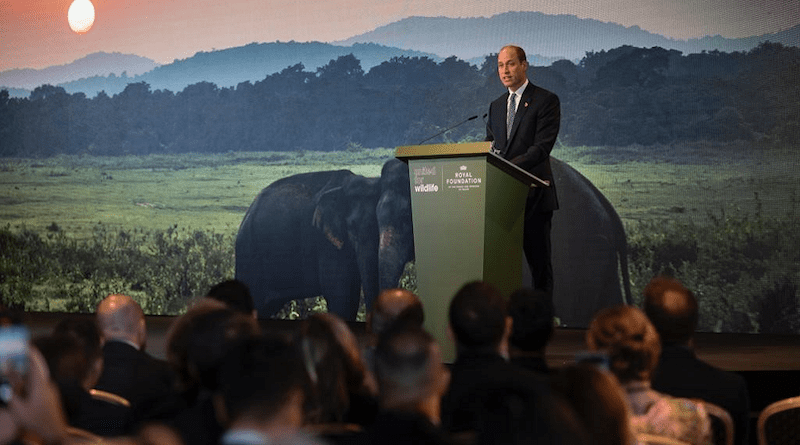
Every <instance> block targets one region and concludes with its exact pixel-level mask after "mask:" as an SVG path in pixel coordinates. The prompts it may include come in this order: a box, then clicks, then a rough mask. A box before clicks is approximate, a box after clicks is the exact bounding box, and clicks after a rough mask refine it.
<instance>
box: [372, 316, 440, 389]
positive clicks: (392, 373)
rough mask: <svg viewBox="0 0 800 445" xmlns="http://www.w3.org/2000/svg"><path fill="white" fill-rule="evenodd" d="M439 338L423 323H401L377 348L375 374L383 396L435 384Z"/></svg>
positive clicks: (388, 333) (382, 339) (390, 330)
mask: <svg viewBox="0 0 800 445" xmlns="http://www.w3.org/2000/svg"><path fill="white" fill-rule="evenodd" d="M435 346H436V340H434V338H433V337H432V336H431V335H430V334H429V333H427V332H426V331H425V330H424V329H422V328H421V327H419V326H412V325H397V326H394V327H393V328H391V329H389V330H388V331H386V332H384V334H383V335H381V337H380V339H379V340H378V345H377V347H376V348H375V376H376V378H377V379H378V386H379V387H380V388H381V394H382V395H390V394H392V393H395V394H398V393H403V392H408V393H413V392H414V391H417V390H425V389H427V388H429V387H430V385H431V384H432V383H434V382H433V381H432V378H433V377H434V375H433V368H432V367H433V366H436V365H438V364H440V363H441V361H439V362H438V363H434V362H435V361H436V360H437V359H436V357H435V354H434V347H435Z"/></svg>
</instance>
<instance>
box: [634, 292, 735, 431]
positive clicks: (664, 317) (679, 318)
mask: <svg viewBox="0 0 800 445" xmlns="http://www.w3.org/2000/svg"><path fill="white" fill-rule="evenodd" d="M644 311H645V313H646V314H647V316H648V317H649V318H650V321H651V322H652V323H653V325H654V326H655V328H656V331H658V333H659V335H660V337H661V359H660V360H659V363H658V366H657V367H656V372H655V374H654V376H653V381H652V385H653V389H655V390H656V391H660V392H663V393H665V394H669V395H671V396H674V397H687V398H698V399H702V400H705V401H706V402H710V403H713V404H715V405H719V406H721V407H722V408H724V409H725V410H726V411H728V413H730V415H731V417H733V421H734V424H735V427H736V433H735V441H736V443H737V444H740V445H744V444H746V443H748V442H747V437H748V426H749V420H750V397H749V395H748V392H747V383H746V382H745V380H744V378H743V377H741V376H739V375H737V374H734V373H731V372H725V371H723V370H721V369H717V368H715V367H713V366H711V365H709V364H707V363H705V362H703V361H701V360H700V359H698V358H697V356H696V355H695V353H694V351H693V349H692V347H693V340H692V339H693V335H694V331H695V328H696V327H697V318H698V305H697V299H695V296H694V294H693V293H692V292H691V291H690V290H689V289H687V288H686V287H685V286H684V285H683V284H681V282H680V281H678V280H676V279H674V278H669V277H664V276H658V277H655V278H653V279H652V280H651V281H650V283H649V284H648V285H647V287H645V289H644Z"/></svg>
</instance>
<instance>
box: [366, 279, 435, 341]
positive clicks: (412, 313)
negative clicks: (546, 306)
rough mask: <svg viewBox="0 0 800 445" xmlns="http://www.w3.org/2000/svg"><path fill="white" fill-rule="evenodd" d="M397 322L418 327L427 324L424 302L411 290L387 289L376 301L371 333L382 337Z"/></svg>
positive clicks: (370, 323)
mask: <svg viewBox="0 0 800 445" xmlns="http://www.w3.org/2000/svg"><path fill="white" fill-rule="evenodd" d="M396 322H397V323H409V324H412V325H416V326H422V324H423V323H424V322H425V313H424V311H423V309H422V302H421V301H420V300H419V297H417V295H415V294H414V293H413V292H411V291H409V290H406V289H400V288H396V289H386V290H384V291H382V292H381V293H380V294H378V297H377V298H376V299H375V304H374V305H373V307H372V311H371V312H370V318H369V328H370V331H371V332H372V333H373V334H375V335H380V334H381V333H383V332H385V331H386V330H387V329H389V327H390V326H391V325H392V324H393V323H396Z"/></svg>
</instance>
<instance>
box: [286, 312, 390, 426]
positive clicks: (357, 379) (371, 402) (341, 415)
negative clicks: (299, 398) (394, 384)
mask: <svg viewBox="0 0 800 445" xmlns="http://www.w3.org/2000/svg"><path fill="white" fill-rule="evenodd" d="M300 335H301V338H300V344H301V346H302V349H303V353H304V354H305V358H306V361H307V366H308V369H307V371H308V373H309V378H310V383H311V385H310V386H309V388H308V389H309V392H308V394H307V399H306V408H307V411H306V420H307V422H309V423H311V424H316V425H318V426H319V431H320V433H324V431H326V428H325V427H326V426H328V427H337V426H339V425H341V424H352V425H354V426H355V425H360V426H363V425H366V424H368V423H370V422H371V421H372V419H373V418H374V416H375V410H376V408H377V399H376V397H377V385H376V384H375V380H374V376H373V375H372V372H371V371H370V370H369V369H367V366H366V364H365V363H364V360H363V359H362V357H361V351H360V349H359V347H358V343H357V340H356V338H355V335H354V334H353V333H352V331H350V328H349V327H348V326H347V324H346V323H345V322H344V321H343V320H342V319H341V318H339V317H338V316H336V315H334V314H327V313H319V314H314V315H312V316H311V317H309V318H308V319H306V320H305V321H303V324H302V326H301V334H300ZM334 429H336V430H338V428H334Z"/></svg>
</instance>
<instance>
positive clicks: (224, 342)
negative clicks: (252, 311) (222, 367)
mask: <svg viewBox="0 0 800 445" xmlns="http://www.w3.org/2000/svg"><path fill="white" fill-rule="evenodd" d="M259 333H260V331H259V326H258V323H257V322H256V320H254V319H253V318H252V317H250V316H247V315H244V314H241V313H239V312H235V311H233V310H231V309H228V308H226V307H220V306H218V305H216V304H201V305H198V306H195V307H193V308H191V309H189V311H187V312H186V314H184V315H182V316H180V317H179V318H178V319H176V320H175V322H174V323H173V324H172V326H170V330H169V332H168V334H167V361H168V362H169V364H170V365H171V367H172V368H173V369H174V370H175V372H176V375H177V377H178V383H179V384H180V386H182V389H190V388H194V389H196V388H205V389H214V388H215V387H216V385H217V370H218V367H219V364H220V362H221V361H222V357H223V356H224V355H225V353H226V351H227V350H228V348H229V347H230V346H231V345H232V344H234V343H236V342H238V341H240V340H241V339H244V338H250V337H255V336H257V335H259Z"/></svg>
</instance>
